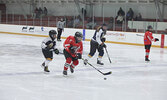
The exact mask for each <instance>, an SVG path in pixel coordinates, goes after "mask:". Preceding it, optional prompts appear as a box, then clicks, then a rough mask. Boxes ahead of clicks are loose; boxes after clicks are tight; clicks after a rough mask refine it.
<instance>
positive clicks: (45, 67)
mask: <svg viewBox="0 0 167 100" xmlns="http://www.w3.org/2000/svg"><path fill="white" fill-rule="evenodd" d="M41 67H42V68H44V71H45V72H50V71H49V69H48V66H45V63H42V65H41Z"/></svg>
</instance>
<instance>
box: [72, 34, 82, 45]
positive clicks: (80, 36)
mask: <svg viewBox="0 0 167 100" xmlns="http://www.w3.org/2000/svg"><path fill="white" fill-rule="evenodd" d="M74 37H75V39H76V43H78V42H80V41H81V40H80V39H78V38H81V39H82V37H83V35H82V33H81V32H76V33H75V36H74Z"/></svg>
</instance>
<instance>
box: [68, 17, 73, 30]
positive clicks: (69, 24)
mask: <svg viewBox="0 0 167 100" xmlns="http://www.w3.org/2000/svg"><path fill="white" fill-rule="evenodd" d="M73 24H74V19H73V18H70V20H69V21H68V23H67V26H68V27H69V28H72V27H73Z"/></svg>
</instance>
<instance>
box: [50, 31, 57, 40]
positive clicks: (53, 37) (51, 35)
mask: <svg viewBox="0 0 167 100" xmlns="http://www.w3.org/2000/svg"><path fill="white" fill-rule="evenodd" d="M54 35H57V32H56V31H55V30H50V31H49V37H50V38H51V39H53V40H54V39H55V38H56V37H55V36H54Z"/></svg>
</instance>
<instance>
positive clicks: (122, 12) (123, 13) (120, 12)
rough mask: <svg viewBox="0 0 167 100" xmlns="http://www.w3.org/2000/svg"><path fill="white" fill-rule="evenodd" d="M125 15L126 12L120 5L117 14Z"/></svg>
mask: <svg viewBox="0 0 167 100" xmlns="http://www.w3.org/2000/svg"><path fill="white" fill-rule="evenodd" d="M120 14H121V15H122V16H125V12H124V11H123V10H122V8H121V7H120V9H119V11H118V12H117V16H119V15H120Z"/></svg>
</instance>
